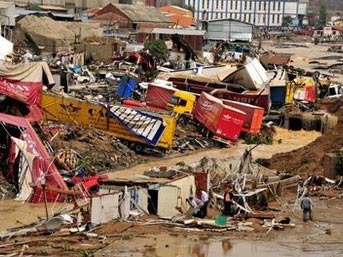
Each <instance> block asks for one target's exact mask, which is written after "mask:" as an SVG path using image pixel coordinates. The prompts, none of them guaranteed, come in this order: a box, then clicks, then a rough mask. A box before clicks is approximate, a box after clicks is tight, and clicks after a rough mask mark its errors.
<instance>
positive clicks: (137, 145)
mask: <svg viewBox="0 0 343 257" xmlns="http://www.w3.org/2000/svg"><path fill="white" fill-rule="evenodd" d="M135 151H136V152H137V153H141V152H143V146H142V145H141V144H136V146H135Z"/></svg>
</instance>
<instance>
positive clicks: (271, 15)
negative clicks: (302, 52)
mask: <svg viewBox="0 0 343 257" xmlns="http://www.w3.org/2000/svg"><path fill="white" fill-rule="evenodd" d="M184 1H185V6H189V7H192V8H193V9H194V15H195V17H196V18H197V19H198V20H201V19H208V20H214V19H223V18H232V19H236V20H240V21H244V22H249V23H252V24H254V25H256V26H266V27H276V26H281V25H282V21H283V17H286V16H291V17H292V18H294V19H298V18H303V17H305V16H306V14H307V5H308V0H184Z"/></svg>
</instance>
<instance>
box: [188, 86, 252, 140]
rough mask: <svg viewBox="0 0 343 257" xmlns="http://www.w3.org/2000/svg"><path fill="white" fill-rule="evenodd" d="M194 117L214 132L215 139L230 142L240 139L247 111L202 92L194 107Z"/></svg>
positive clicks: (209, 130)
mask: <svg viewBox="0 0 343 257" xmlns="http://www.w3.org/2000/svg"><path fill="white" fill-rule="evenodd" d="M193 118H194V119H195V120H196V121H198V122H199V123H200V124H201V125H202V126H203V127H205V128H206V129H207V131H208V132H211V134H213V137H212V138H213V139H214V140H216V141H219V142H221V143H224V144H229V142H235V141H237V140H238V138H239V135H240V133H241V131H242V127H243V124H244V121H245V119H246V113H244V112H243V111H240V110H238V109H236V108H234V107H231V106H227V105H225V104H223V102H222V101H221V100H220V99H218V98H216V97H214V96H211V95H209V94H207V93H205V92H202V93H201V95H200V97H199V99H198V100H197V102H196V104H195V107H194V109H193Z"/></svg>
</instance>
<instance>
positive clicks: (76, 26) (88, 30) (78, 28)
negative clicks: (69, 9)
mask: <svg viewBox="0 0 343 257" xmlns="http://www.w3.org/2000/svg"><path fill="white" fill-rule="evenodd" d="M61 23H62V24H63V25H64V26H65V27H67V28H68V29H70V30H71V31H73V32H74V33H75V34H76V37H77V39H79V40H83V39H85V38H90V37H102V36H103V28H102V27H101V24H100V23H97V22H91V23H85V22H61Z"/></svg>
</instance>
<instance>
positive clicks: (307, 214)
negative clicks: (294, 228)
mask: <svg viewBox="0 0 343 257" xmlns="http://www.w3.org/2000/svg"><path fill="white" fill-rule="evenodd" d="M300 207H301V209H302V210H303V221H305V222H306V221H308V220H309V219H310V220H313V216H312V209H313V207H314V204H313V202H312V200H311V198H309V197H308V195H307V194H306V195H305V196H304V197H303V198H302V199H301V202H300Z"/></svg>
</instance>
